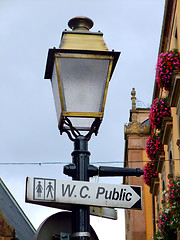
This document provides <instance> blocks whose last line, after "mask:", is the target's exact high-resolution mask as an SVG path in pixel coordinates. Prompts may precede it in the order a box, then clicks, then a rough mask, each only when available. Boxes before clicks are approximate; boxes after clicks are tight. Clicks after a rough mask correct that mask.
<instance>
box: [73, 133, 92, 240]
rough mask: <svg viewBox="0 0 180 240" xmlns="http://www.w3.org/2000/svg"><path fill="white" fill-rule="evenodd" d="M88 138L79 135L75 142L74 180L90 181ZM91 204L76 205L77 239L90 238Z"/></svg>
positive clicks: (74, 211)
mask: <svg viewBox="0 0 180 240" xmlns="http://www.w3.org/2000/svg"><path fill="white" fill-rule="evenodd" d="M89 155H90V153H89V152H88V140H87V139H86V137H84V136H78V137H77V138H76V139H75V142H74V151H73V152H72V162H73V164H74V165H75V166H76V170H75V173H74V176H73V178H72V179H73V180H77V181H89V174H88V165H89ZM89 216H90V215H89V206H85V205H74V206H73V211H72V238H73V239H75V240H89V239H90V217H89Z"/></svg>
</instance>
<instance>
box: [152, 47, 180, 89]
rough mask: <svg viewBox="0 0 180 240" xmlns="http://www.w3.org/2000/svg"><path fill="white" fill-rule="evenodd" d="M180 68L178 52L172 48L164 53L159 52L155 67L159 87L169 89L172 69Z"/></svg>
mask: <svg viewBox="0 0 180 240" xmlns="http://www.w3.org/2000/svg"><path fill="white" fill-rule="evenodd" d="M175 70H177V71H178V70H180V52H178V50H177V49H173V50H171V51H169V52H166V53H161V54H160V55H159V57H158V61H157V67H156V81H157V83H158V86H159V87H160V88H162V89H163V88H164V89H165V90H169V89H170V86H171V79H172V74H173V71H175Z"/></svg>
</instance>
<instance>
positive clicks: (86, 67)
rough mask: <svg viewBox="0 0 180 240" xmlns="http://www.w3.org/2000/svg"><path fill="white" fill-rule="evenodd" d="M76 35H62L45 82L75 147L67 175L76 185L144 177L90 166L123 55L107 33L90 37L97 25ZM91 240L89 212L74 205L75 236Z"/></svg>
mask: <svg viewBox="0 0 180 240" xmlns="http://www.w3.org/2000/svg"><path fill="white" fill-rule="evenodd" d="M68 25H69V27H70V28H71V29H72V31H67V30H65V31H64V32H63V33H62V39H61V43H60V46H59V48H58V49H56V48H53V49H49V52H48V58H47V64H46V71H45V79H51V84H52V89H53V95H54V101H55V106H56V112H57V119H58V128H59V130H60V133H61V134H62V133H63V132H66V133H67V134H68V136H69V138H70V139H71V140H72V141H74V151H73V152H72V164H69V165H66V166H64V174H66V175H68V176H71V177H72V179H73V180H77V181H89V178H90V177H92V176H95V175H98V174H99V176H124V175H126V176H128V175H129V176H141V175H142V174H143V171H142V170H140V169H127V168H126V169H125V168H116V167H114V168H113V167H105V166H103V167H102V166H100V167H99V168H97V167H95V166H93V165H90V164H89V155H90V153H89V151H88V141H89V140H90V138H91V136H92V134H95V135H97V133H98V129H99V126H100V124H101V121H102V118H103V115H104V108H105V102H106V96H107V91H108V85H109V81H110V79H111V76H112V74H113V71H114V68H115V66H116V63H117V60H118V58H119V55H120V53H119V52H115V51H109V50H108V48H107V46H106V44H105V42H104V39H103V34H102V33H101V32H90V31H89V29H91V27H92V26H93V21H92V20H91V19H89V18H86V17H76V18H72V19H71V20H70V21H69V23H68ZM71 238H73V239H76V240H88V239H89V238H90V233H89V206H87V205H73V210H72V235H71Z"/></svg>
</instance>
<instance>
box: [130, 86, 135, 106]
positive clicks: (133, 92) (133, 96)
mask: <svg viewBox="0 0 180 240" xmlns="http://www.w3.org/2000/svg"><path fill="white" fill-rule="evenodd" d="M131 96H132V97H131V100H132V110H136V91H135V88H133V89H132V91H131Z"/></svg>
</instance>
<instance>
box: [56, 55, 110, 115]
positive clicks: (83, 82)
mask: <svg viewBox="0 0 180 240" xmlns="http://www.w3.org/2000/svg"><path fill="white" fill-rule="evenodd" d="M109 61H110V60H107V59H105V60H102V59H101V60H100V59H78V58H58V62H59V68H60V76H61V82H62V89H63V95H64V96H63V97H64V103H65V111H70V112H101V108H102V102H103V98H104V89H105V86H106V80H107V73H108V69H109Z"/></svg>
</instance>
